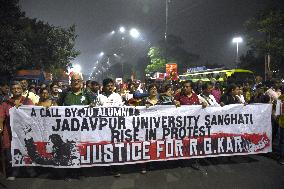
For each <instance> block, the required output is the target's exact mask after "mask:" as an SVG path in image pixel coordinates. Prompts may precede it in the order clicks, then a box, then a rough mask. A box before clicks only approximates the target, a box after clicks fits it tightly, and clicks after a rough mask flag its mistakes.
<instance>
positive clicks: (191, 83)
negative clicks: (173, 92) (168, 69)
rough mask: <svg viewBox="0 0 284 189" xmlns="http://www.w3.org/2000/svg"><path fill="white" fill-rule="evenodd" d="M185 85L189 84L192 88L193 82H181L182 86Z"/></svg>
mask: <svg viewBox="0 0 284 189" xmlns="http://www.w3.org/2000/svg"><path fill="white" fill-rule="evenodd" d="M186 83H189V84H190V86H191V87H193V82H192V81H191V80H185V81H184V82H182V86H184V85H185V84H186Z"/></svg>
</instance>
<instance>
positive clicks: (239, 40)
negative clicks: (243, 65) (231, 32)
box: [232, 37, 243, 66]
mask: <svg viewBox="0 0 284 189" xmlns="http://www.w3.org/2000/svg"><path fill="white" fill-rule="evenodd" d="M232 42H233V43H236V44H237V55H236V66H237V65H238V63H239V43H242V42H243V38H242V37H234V38H233V40H232Z"/></svg>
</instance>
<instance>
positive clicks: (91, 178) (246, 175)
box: [0, 154, 284, 189]
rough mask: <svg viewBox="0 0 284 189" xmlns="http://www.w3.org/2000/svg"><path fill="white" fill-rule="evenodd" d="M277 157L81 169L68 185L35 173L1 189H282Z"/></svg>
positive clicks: (0, 182) (1, 183)
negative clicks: (117, 174)
mask: <svg viewBox="0 0 284 189" xmlns="http://www.w3.org/2000/svg"><path fill="white" fill-rule="evenodd" d="M275 158H276V155H273V154H265V155H249V156H235V157H231V158H227V157H218V158H207V159H200V160H198V163H196V161H195V160H185V161H168V162H155V163H151V164H148V171H147V173H146V174H141V173H140V168H139V166H135V165H127V166H123V167H120V172H121V177H119V178H115V177H113V176H112V174H111V171H110V169H109V168H104V167H95V168H85V169H82V170H81V173H80V175H81V176H80V179H79V180H72V181H71V182H67V181H65V180H64V179H62V178H59V177H57V176H54V175H55V173H56V172H58V171H57V170H56V169H55V170H54V169H52V170H53V171H52V170H49V169H44V170H42V169H41V170H37V171H38V172H40V174H39V175H38V176H37V177H36V178H29V177H27V176H25V173H24V171H22V174H21V175H22V176H21V178H17V179H16V180H15V181H7V180H5V179H4V178H3V177H2V178H1V179H0V188H9V189H56V188H60V189H65V188H76V189H103V188H111V189H122V188H141V189H142V188H143V189H145V188H147V189H148V188H149V189H150V188H153V189H160V188H161V189H167V188H174V189H176V188H187V189H188V188H194V189H195V188H202V189H206V188H218V189H219V188H220V189H222V188H226V189H228V188H249V189H254V188H255V189H262V188H268V189H274V188H277V189H284V166H282V165H280V164H278V163H277V161H276V160H275Z"/></svg>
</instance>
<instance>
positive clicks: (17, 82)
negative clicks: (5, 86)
mask: <svg viewBox="0 0 284 189" xmlns="http://www.w3.org/2000/svg"><path fill="white" fill-rule="evenodd" d="M14 85H20V86H21V87H22V88H23V86H22V84H21V82H20V81H12V82H11V84H10V87H11V88H12V86H14Z"/></svg>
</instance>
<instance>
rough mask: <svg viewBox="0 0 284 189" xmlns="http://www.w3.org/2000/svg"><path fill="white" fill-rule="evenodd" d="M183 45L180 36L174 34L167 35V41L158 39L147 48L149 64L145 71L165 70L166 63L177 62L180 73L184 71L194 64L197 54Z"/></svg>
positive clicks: (197, 57)
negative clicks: (153, 44)
mask: <svg viewBox="0 0 284 189" xmlns="http://www.w3.org/2000/svg"><path fill="white" fill-rule="evenodd" d="M183 45H184V41H183V40H182V38H181V37H179V36H175V35H169V36H168V37H167V41H165V40H160V41H159V43H158V45H157V46H154V47H151V48H150V49H149V52H148V57H149V58H150V64H149V65H148V66H147V68H146V70H145V71H146V73H151V72H165V69H166V68H165V64H166V63H177V65H178V71H179V72H180V73H182V72H185V71H186V69H187V68H188V67H190V66H193V65H196V61H197V60H198V59H199V56H198V55H196V54H194V53H190V52H188V51H187V50H186V49H185V48H184V46H183Z"/></svg>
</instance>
